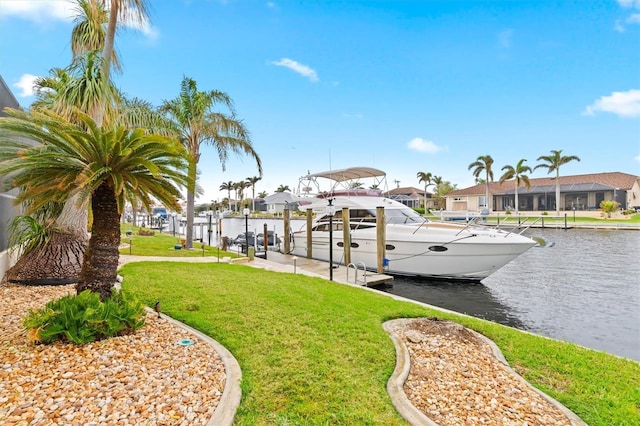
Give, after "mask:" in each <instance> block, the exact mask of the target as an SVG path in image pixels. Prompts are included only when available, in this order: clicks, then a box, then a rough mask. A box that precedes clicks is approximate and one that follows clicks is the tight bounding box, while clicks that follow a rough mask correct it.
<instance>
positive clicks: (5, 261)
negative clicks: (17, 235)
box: [0, 250, 16, 279]
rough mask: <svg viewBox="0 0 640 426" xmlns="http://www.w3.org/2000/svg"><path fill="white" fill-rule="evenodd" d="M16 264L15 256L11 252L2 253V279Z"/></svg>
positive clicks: (0, 260)
mask: <svg viewBox="0 0 640 426" xmlns="http://www.w3.org/2000/svg"><path fill="white" fill-rule="evenodd" d="M14 263H16V259H15V256H13V255H12V254H11V253H10V252H9V250H5V251H3V252H0V279H1V278H2V277H4V274H5V272H7V270H8V269H9V268H10V267H12V266H13V264H14Z"/></svg>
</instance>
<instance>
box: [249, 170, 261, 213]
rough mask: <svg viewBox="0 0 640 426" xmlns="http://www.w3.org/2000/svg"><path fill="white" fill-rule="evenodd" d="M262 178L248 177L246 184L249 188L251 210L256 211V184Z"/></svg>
mask: <svg viewBox="0 0 640 426" xmlns="http://www.w3.org/2000/svg"><path fill="white" fill-rule="evenodd" d="M261 179H262V178H261V177H260V176H253V177H248V178H247V182H248V183H249V185H250V186H251V210H255V209H256V183H258V181H259V180H261Z"/></svg>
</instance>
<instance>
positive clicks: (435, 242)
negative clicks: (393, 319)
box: [292, 222, 536, 281]
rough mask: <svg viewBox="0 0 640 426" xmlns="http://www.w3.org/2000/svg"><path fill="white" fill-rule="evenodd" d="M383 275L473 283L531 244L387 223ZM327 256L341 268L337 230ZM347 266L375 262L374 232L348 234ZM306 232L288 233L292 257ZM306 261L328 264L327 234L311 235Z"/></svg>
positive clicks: (458, 228) (503, 235) (450, 227)
mask: <svg viewBox="0 0 640 426" xmlns="http://www.w3.org/2000/svg"><path fill="white" fill-rule="evenodd" d="M385 232H386V238H385V243H386V249H385V254H384V258H385V259H386V262H385V263H386V265H385V273H388V274H394V275H413V276H424V277H431V278H437V279H454V280H471V281H479V280H482V279H483V278H486V277H488V276H489V275H491V274H492V273H494V272H495V271H497V270H498V269H500V268H501V267H503V266H504V265H506V264H507V263H509V262H510V261H511V260H513V259H514V258H515V257H517V256H519V255H520V254H522V253H524V252H525V251H526V250H528V249H529V248H531V247H533V246H534V245H535V244H536V243H535V241H533V240H531V239H529V238H526V237H524V236H521V235H518V234H514V233H508V232H505V231H500V230H496V229H492V228H485V227H477V228H471V227H466V226H463V225H458V224H445V223H439V222H429V223H428V224H426V225H422V226H415V227H412V226H404V225H400V226H397V225H387V227H386V229H385ZM332 238H333V247H332V251H333V253H332V256H333V261H334V263H336V264H344V241H343V237H342V231H334V232H333V235H332ZM350 238H351V241H350V245H351V263H353V264H362V263H364V265H365V267H366V269H368V270H376V269H377V264H378V256H377V241H376V230H375V228H368V229H361V230H353V231H352V232H351V235H350ZM306 240H307V237H306V232H305V231H300V232H296V233H294V235H293V249H292V252H293V254H295V255H297V256H307V253H308V250H307V247H306ZM312 241H313V245H312V257H313V258H314V259H318V260H323V261H328V260H329V251H330V250H329V232H328V231H314V232H312Z"/></svg>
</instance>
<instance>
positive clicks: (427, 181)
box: [416, 172, 433, 213]
mask: <svg viewBox="0 0 640 426" xmlns="http://www.w3.org/2000/svg"><path fill="white" fill-rule="evenodd" d="M416 177H417V178H418V183H422V182H424V211H425V213H426V211H427V188H428V187H429V186H430V185H432V183H431V179H433V175H432V174H431V173H429V172H418V173H417V174H416Z"/></svg>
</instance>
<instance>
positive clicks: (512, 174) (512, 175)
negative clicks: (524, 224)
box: [500, 158, 532, 213]
mask: <svg viewBox="0 0 640 426" xmlns="http://www.w3.org/2000/svg"><path fill="white" fill-rule="evenodd" d="M526 161H527V160H525V159H524V158H523V159H521V160H520V161H518V164H516V166H515V167H513V166H510V165H506V166H504V167H503V168H502V170H505V172H504V173H503V175H502V176H500V183H503V182H505V181H507V180H509V179H514V181H515V184H516V187H515V196H516V213H518V209H519V207H520V204H519V202H518V188H519V187H520V183H522V182H524V184H525V186H526V187H527V189H529V188H531V183H530V182H529V176H527V175H526V174H525V173H531V172H532V170H531V167H529V166H525V164H524V163H525V162H526Z"/></svg>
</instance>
